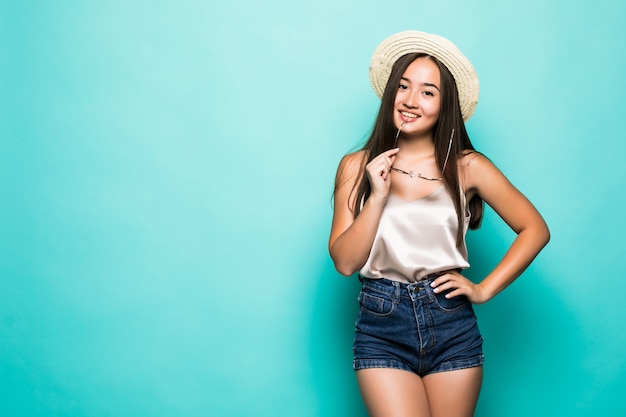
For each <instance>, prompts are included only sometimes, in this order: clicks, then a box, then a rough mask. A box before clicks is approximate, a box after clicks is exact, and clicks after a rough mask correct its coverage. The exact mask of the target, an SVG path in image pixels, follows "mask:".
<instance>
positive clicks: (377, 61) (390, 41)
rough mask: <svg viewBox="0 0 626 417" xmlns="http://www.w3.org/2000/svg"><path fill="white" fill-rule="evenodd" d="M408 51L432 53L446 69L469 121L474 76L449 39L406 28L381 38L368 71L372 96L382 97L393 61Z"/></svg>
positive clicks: (473, 106)
mask: <svg viewBox="0 0 626 417" xmlns="http://www.w3.org/2000/svg"><path fill="white" fill-rule="evenodd" d="M411 53H423V54H427V55H430V56H433V57H435V58H437V59H438V60H439V61H441V63H442V64H443V65H445V66H446V68H448V70H449V71H450V73H452V76H453V77H454V80H455V81H456V85H457V90H458V92H459V103H460V106H461V114H462V115H463V120H465V121H467V120H469V118H470V117H472V115H473V114H474V110H476V104H478V95H479V93H480V85H479V83H478V75H477V74H476V70H475V69H474V66H473V65H472V63H471V62H470V61H469V59H467V58H466V57H465V55H463V53H461V51H460V50H459V49H458V48H457V47H456V46H455V45H454V44H453V43H452V42H450V41H449V40H448V39H446V38H444V37H442V36H439V35H433V34H430V33H426V32H419V31H416V30H407V31H404V32H400V33H396V34H395V35H392V36H390V37H388V38H387V39H385V40H384V41H382V42H381V44H380V45H378V47H377V48H376V50H375V51H374V54H373V55H372V60H371V62H370V70H369V76H370V83H371V84H372V88H373V89H374V92H375V93H376V95H377V96H378V97H379V98H382V96H383V92H384V91H385V87H386V85H387V81H388V80H389V75H390V74H391V68H392V67H393V64H395V62H396V61H397V60H398V59H399V58H400V57H402V56H404V55H407V54H411Z"/></svg>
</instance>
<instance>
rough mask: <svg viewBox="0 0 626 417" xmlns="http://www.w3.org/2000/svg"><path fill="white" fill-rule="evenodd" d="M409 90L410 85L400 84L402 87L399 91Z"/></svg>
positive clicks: (399, 87)
mask: <svg viewBox="0 0 626 417" xmlns="http://www.w3.org/2000/svg"><path fill="white" fill-rule="evenodd" d="M408 88H409V86H408V85H406V84H402V83H400V85H399V86H398V89H399V90H407V89H408Z"/></svg>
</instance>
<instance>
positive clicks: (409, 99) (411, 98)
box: [402, 92, 419, 109]
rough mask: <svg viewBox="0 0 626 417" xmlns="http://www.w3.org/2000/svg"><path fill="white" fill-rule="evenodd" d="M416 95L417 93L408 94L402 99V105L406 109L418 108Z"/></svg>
mask: <svg viewBox="0 0 626 417" xmlns="http://www.w3.org/2000/svg"><path fill="white" fill-rule="evenodd" d="M417 94H418V92H415V93H414V92H410V93H408V94H407V96H406V98H405V99H404V102H403V103H402V104H404V105H405V106H406V107H408V108H409V109H416V108H417V107H418V103H419V101H418V99H417Z"/></svg>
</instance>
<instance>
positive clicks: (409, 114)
mask: <svg viewBox="0 0 626 417" xmlns="http://www.w3.org/2000/svg"><path fill="white" fill-rule="evenodd" d="M400 114H401V115H402V116H404V117H406V118H407V119H417V118H418V117H419V116H418V115H417V114H415V113H409V112H407V111H401V112H400Z"/></svg>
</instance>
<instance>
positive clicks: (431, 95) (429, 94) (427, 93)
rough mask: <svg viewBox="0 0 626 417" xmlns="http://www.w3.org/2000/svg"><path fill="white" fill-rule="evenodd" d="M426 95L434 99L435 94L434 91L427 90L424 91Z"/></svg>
mask: <svg viewBox="0 0 626 417" xmlns="http://www.w3.org/2000/svg"><path fill="white" fill-rule="evenodd" d="M424 95H426V96H429V97H434V96H435V93H433V92H432V91H428V90H426V91H424Z"/></svg>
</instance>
